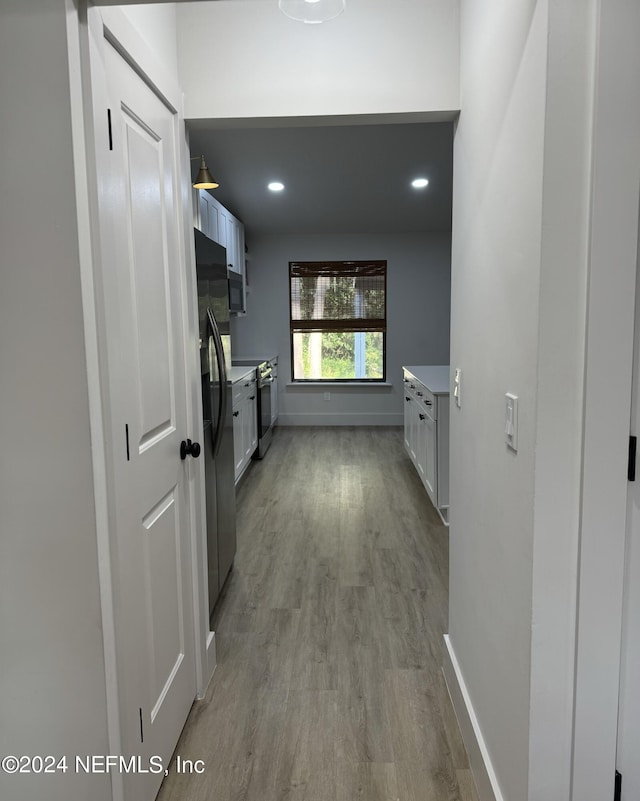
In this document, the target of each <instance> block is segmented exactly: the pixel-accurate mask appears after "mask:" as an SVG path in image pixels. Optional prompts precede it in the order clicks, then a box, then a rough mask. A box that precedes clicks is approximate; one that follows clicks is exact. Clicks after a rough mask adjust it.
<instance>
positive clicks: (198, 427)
mask: <svg viewBox="0 0 640 801" xmlns="http://www.w3.org/2000/svg"><path fill="white" fill-rule="evenodd" d="M180 127H181V130H180V133H179V142H180V167H181V170H182V172H181V177H182V187H181V189H182V193H181V197H182V215H183V221H182V226H181V230H182V234H183V236H184V240H183V242H182V252H183V254H184V258H185V264H186V269H185V270H184V280H185V298H186V303H185V307H186V308H185V312H186V313H185V315H184V325H185V331H184V347H185V365H186V369H187V384H186V386H187V392H188V393H189V397H187V418H188V425H189V430H190V431H191V432H192V436H193V439H195V440H196V441H199V442H202V441H203V436H204V435H203V428H202V419H203V418H202V396H201V389H200V388H201V383H200V382H201V376H200V362H199V359H198V353H197V350H196V348H195V347H191V345H192V344H195V342H196V341H197V332H198V325H199V322H198V300H197V287H196V282H197V278H196V260H195V244H194V238H193V215H192V203H193V192H192V187H191V180H190V175H191V162H190V161H189V157H190V153H189V139H188V134H187V132H186V130H185V126H184V119H183V117H182V112H181V113H180ZM191 468H192V475H193V478H192V481H191V482H190V497H191V507H192V511H193V514H192V525H191V553H192V556H193V562H192V572H193V610H194V626H195V632H196V640H195V646H196V653H195V657H196V697H197V698H203V697H204V695H205V693H206V691H207V687H208V685H209V682H210V681H211V677H212V676H213V671H214V670H215V667H216V648H215V638H214V637H213V636H212V635H213V633H212V632H211V631H210V623H209V575H208V569H207V524H206V521H207V510H206V500H205V499H206V493H205V474H204V460H203V459H198V460H196V461H194V460H192V464H191Z"/></svg>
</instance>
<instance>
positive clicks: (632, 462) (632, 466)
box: [627, 436, 638, 481]
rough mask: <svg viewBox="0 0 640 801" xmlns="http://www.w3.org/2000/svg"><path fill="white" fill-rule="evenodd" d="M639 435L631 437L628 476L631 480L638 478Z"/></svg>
mask: <svg viewBox="0 0 640 801" xmlns="http://www.w3.org/2000/svg"><path fill="white" fill-rule="evenodd" d="M637 439H638V438H637V437H632V436H630V437H629V466H628V467H627V478H628V479H629V481H635V480H636V445H637Z"/></svg>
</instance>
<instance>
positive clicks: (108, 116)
mask: <svg viewBox="0 0 640 801" xmlns="http://www.w3.org/2000/svg"><path fill="white" fill-rule="evenodd" d="M107 123H108V126H109V150H113V131H112V130H111V109H110V108H108V109H107Z"/></svg>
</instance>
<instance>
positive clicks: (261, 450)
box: [257, 374, 273, 459]
mask: <svg viewBox="0 0 640 801" xmlns="http://www.w3.org/2000/svg"><path fill="white" fill-rule="evenodd" d="M272 383H273V376H272V375H271V374H269V375H268V376H265V377H264V378H260V379H258V393H259V394H258V398H259V404H258V454H257V455H258V459H262V457H263V456H264V455H265V453H266V451H267V448H268V447H269V445H270V444H271V434H272V430H271V384H272Z"/></svg>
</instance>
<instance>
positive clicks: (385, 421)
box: [278, 412, 404, 428]
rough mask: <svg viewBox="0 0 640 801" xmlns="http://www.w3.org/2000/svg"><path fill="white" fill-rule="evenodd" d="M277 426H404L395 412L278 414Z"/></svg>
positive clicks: (399, 415)
mask: <svg viewBox="0 0 640 801" xmlns="http://www.w3.org/2000/svg"><path fill="white" fill-rule="evenodd" d="M278 425H279V426H394V427H396V426H397V427H398V428H401V427H402V426H403V425H404V417H403V416H402V414H396V413H395V412H336V413H335V414H329V413H327V414H315V413H306V412H280V413H279V415H278Z"/></svg>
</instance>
